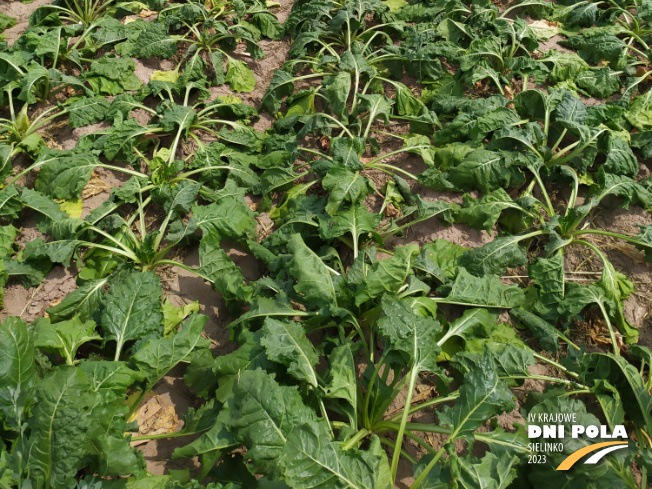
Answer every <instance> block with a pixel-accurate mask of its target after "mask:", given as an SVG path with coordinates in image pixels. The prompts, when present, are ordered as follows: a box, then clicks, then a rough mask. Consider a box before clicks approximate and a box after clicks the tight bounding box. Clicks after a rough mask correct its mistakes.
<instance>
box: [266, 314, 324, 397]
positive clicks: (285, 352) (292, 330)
mask: <svg viewBox="0 0 652 489" xmlns="http://www.w3.org/2000/svg"><path fill="white" fill-rule="evenodd" d="M262 331H263V336H262V338H261V339H260V344H261V345H262V346H264V347H265V351H266V352H267V358H269V359H270V360H272V361H274V362H278V363H281V364H283V365H285V366H287V367H288V373H289V374H290V375H292V376H293V377H294V378H296V379H297V380H299V381H301V382H307V383H308V384H309V385H311V386H312V387H313V388H315V389H316V388H317V387H318V380H317V372H316V371H315V365H317V364H318V363H319V356H318V355H317V352H316V351H315V347H314V346H313V345H312V343H310V341H309V340H308V338H306V332H305V330H304V329H303V326H302V325H301V324H300V323H296V322H293V321H277V320H276V319H272V318H267V319H265V323H264V324H263V330H262Z"/></svg>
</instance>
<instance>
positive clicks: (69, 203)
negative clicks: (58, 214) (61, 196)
mask: <svg viewBox="0 0 652 489" xmlns="http://www.w3.org/2000/svg"><path fill="white" fill-rule="evenodd" d="M57 203H58V204H59V207H60V208H61V210H62V211H64V212H66V213H67V214H68V215H69V216H70V217H72V218H73V219H74V218H76V219H81V215H82V210H83V207H84V203H83V202H82V200H81V199H78V200H59V201H57Z"/></svg>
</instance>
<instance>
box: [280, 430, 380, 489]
mask: <svg viewBox="0 0 652 489" xmlns="http://www.w3.org/2000/svg"><path fill="white" fill-rule="evenodd" d="M280 463H281V465H282V467H283V471H284V475H285V480H286V482H287V484H288V485H289V486H290V487H292V488H296V489H300V488H305V487H329V488H333V489H348V488H351V489H389V487H390V486H391V484H390V478H389V468H388V467H387V457H386V455H385V453H384V452H383V450H382V448H381V446H380V442H379V440H378V438H375V437H374V438H373V439H372V442H371V446H370V447H369V449H368V450H365V451H361V450H349V451H346V452H345V451H344V450H342V448H341V447H340V446H339V444H338V443H336V442H333V441H330V440H329V434H328V428H327V427H325V425H324V423H317V422H314V421H312V422H308V423H305V424H302V425H300V426H297V427H296V428H294V429H293V430H292V432H291V433H290V436H289V438H288V441H287V445H286V446H285V448H284V450H283V455H282V457H281V460H280Z"/></svg>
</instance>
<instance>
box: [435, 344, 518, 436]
mask: <svg viewBox="0 0 652 489" xmlns="http://www.w3.org/2000/svg"><path fill="white" fill-rule="evenodd" d="M512 409H514V396H513V395H512V393H511V391H510V390H509V389H508V388H507V386H506V385H505V384H504V382H503V381H501V380H500V379H499V378H498V375H497V374H496V372H495V369H494V365H493V362H492V361H491V360H490V359H489V358H486V357H485V358H484V359H483V360H482V361H481V362H480V363H479V364H478V368H476V369H474V370H472V371H471V372H470V373H468V374H467V375H466V376H465V377H464V384H463V385H462V387H461V388H460V397H459V399H458V401H457V402H456V403H455V406H453V407H452V408H451V407H445V408H443V409H442V410H441V411H440V413H439V421H440V422H441V423H442V424H443V425H445V426H446V425H447V426H450V427H451V428H452V431H451V435H450V440H451V441H452V440H456V439H458V438H462V437H466V436H469V435H472V434H473V433H474V432H475V430H476V429H478V428H479V427H480V426H481V425H482V424H483V423H484V422H485V421H486V420H487V419H488V418H491V417H492V416H496V415H497V414H502V413H503V412H505V411H511V410H512Z"/></svg>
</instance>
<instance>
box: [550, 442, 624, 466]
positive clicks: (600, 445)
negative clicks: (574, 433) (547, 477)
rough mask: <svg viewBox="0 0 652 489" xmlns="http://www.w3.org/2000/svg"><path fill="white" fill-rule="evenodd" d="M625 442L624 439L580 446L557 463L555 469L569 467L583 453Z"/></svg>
mask: <svg viewBox="0 0 652 489" xmlns="http://www.w3.org/2000/svg"><path fill="white" fill-rule="evenodd" d="M626 444H627V442H626V441H605V442H602V443H596V444H594V445H589V446H587V447H584V448H580V449H579V450H577V451H576V452H573V453H571V454H570V455H569V456H568V457H566V458H565V459H564V461H563V462H562V463H560V464H559V467H557V470H568V469H570V468H571V467H572V466H573V465H574V464H575V462H577V461H578V460H579V459H581V458H582V457H583V456H584V455H586V454H587V453H591V452H594V451H596V450H597V449H599V448H603V447H609V446H611V445H626Z"/></svg>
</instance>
